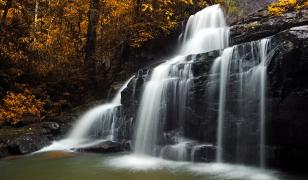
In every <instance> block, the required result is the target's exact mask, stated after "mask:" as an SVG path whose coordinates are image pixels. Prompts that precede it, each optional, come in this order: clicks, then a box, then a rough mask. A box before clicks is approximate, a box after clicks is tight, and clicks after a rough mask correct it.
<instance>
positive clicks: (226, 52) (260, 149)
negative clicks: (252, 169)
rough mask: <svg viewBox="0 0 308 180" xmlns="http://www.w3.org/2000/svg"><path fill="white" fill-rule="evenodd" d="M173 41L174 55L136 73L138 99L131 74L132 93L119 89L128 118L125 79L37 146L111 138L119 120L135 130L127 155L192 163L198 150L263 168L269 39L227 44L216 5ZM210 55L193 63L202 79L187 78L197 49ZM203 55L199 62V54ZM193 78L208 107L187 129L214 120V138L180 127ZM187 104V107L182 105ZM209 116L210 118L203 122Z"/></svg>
mask: <svg viewBox="0 0 308 180" xmlns="http://www.w3.org/2000/svg"><path fill="white" fill-rule="evenodd" d="M180 38H181V40H182V44H181V47H180V48H179V50H178V53H177V55H176V56H175V57H174V58H172V59H169V60H167V61H166V62H164V63H162V64H160V65H158V66H157V67H155V68H154V69H152V70H150V71H147V73H145V74H142V73H141V74H142V75H140V76H142V78H143V79H142V80H141V81H142V83H143V82H144V84H143V89H142V94H141V97H140V98H141V99H139V95H140V94H139V92H140V89H138V90H137V89H136V87H137V84H138V83H139V79H138V78H134V80H133V81H132V83H130V84H129V87H130V88H131V89H132V91H130V92H128V91H129V90H128V91H124V92H125V93H124V94H126V93H128V94H129V95H127V94H126V96H125V97H126V100H127V101H132V102H128V103H131V104H132V105H131V106H132V107H133V108H131V107H129V108H128V109H125V110H126V111H125V112H124V113H128V115H127V114H123V112H122V111H121V113H119V109H120V106H121V91H122V90H124V88H126V87H127V85H128V83H129V82H130V81H131V80H132V79H133V78H131V79H129V80H128V81H127V82H126V83H125V84H124V85H123V86H122V88H121V89H120V90H119V92H118V93H117V95H116V96H115V97H114V99H113V100H112V101H111V103H108V104H104V105H101V106H98V107H96V108H94V109H92V110H90V111H89V112H87V113H86V114H85V115H84V116H82V117H81V118H80V120H79V121H78V122H77V124H76V125H75V126H74V127H73V129H72V131H71V132H70V134H69V135H68V137H67V138H66V139H64V140H61V141H58V142H55V143H54V144H52V145H51V146H49V147H47V148H44V149H42V150H41V151H47V150H49V151H50V150H71V149H74V148H79V147H85V146H86V147H87V146H92V145H95V144H97V143H100V142H101V141H104V140H117V139H118V137H119V136H120V135H119V133H118V132H119V129H120V124H121V123H123V124H124V125H123V124H121V125H123V126H125V127H124V128H125V129H128V128H132V127H133V126H134V127H135V131H134V137H133V139H132V140H133V141H132V143H133V146H134V154H135V155H136V154H137V155H151V156H160V157H162V158H166V159H172V160H180V161H187V160H192V161H199V160H200V159H202V158H199V157H198V156H199V155H200V154H204V156H208V157H205V158H203V159H202V160H204V159H206V161H207V162H211V161H213V160H215V155H216V161H217V162H237V163H243V164H257V163H259V164H260V166H261V167H264V166H265V152H264V146H265V110H266V106H265V105H266V98H265V97H266V66H267V59H268V51H269V49H268V46H269V40H267V39H265V40H261V41H255V42H251V43H246V44H243V45H237V46H233V47H228V43H229V42H228V41H229V28H228V27H227V26H226V22H225V18H224V14H223V11H222V10H221V8H220V6H219V5H214V6H211V7H207V8H205V9H204V10H202V11H200V12H198V13H197V14H195V15H193V16H191V17H190V18H189V20H188V22H187V25H186V28H185V31H184V32H183V33H182V35H181V36H180ZM227 47H228V48H227ZM225 48H226V49H225ZM215 53H216V55H215V56H213V59H211V60H210V62H208V63H209V64H208V65H207V66H206V68H204V67H201V69H202V68H204V69H202V71H206V72H204V74H202V75H201V76H202V77H194V73H195V71H194V69H193V66H196V61H199V60H200V57H202V56H203V55H205V54H215ZM205 56H206V55H205ZM209 56H211V55H209ZM209 56H206V57H209ZM217 56H219V57H217ZM216 57H217V58H216ZM204 60H205V61H207V59H206V58H205V59H204ZM210 67H211V68H210ZM209 69H211V70H210V71H209V72H208V70H209ZM199 75H200V74H199ZM136 76H137V75H136ZM138 76H139V73H138ZM200 79H201V80H200ZM195 81H198V82H200V81H203V82H206V83H205V84H206V87H205V85H204V84H202V83H201V84H202V86H203V87H201V88H203V89H206V90H204V91H206V92H205V93H204V92H203V93H204V94H206V95H208V97H206V95H204V96H203V97H206V98H207V99H206V100H204V99H201V98H200V99H201V100H200V101H207V102H208V106H209V107H206V108H204V109H205V110H206V111H205V112H207V111H210V112H211V113H212V114H215V115H214V116H212V115H211V116H208V114H206V113H205V114H206V115H204V116H200V117H201V118H200V119H201V120H204V121H206V122H205V123H204V124H206V125H204V124H202V123H203V122H201V123H200V124H197V125H194V124H193V123H195V122H189V123H192V124H193V125H192V127H196V126H198V125H200V127H207V123H208V126H210V129H216V126H215V125H216V124H215V123H216V122H217V129H216V131H215V130H213V132H214V133H212V134H214V135H212V136H213V137H214V138H212V137H211V138H208V139H207V137H201V138H200V137H196V136H194V135H192V136H191V134H194V133H190V132H188V131H194V129H189V130H187V128H186V127H185V126H186V125H187V122H188V121H190V118H191V117H189V116H188V115H187V114H188V113H187V112H189V113H194V112H192V111H193V110H195V109H196V107H192V106H194V105H192V104H189V103H190V101H191V100H192V99H193V98H192V97H191V95H192V96H194V94H191V91H190V90H191V89H192V88H195V87H200V86H197V85H195V84H194V82H195ZM132 85H133V86H132ZM138 86H139V84H138ZM132 87H133V88H132ZM127 89H129V88H127ZM131 89H130V90H131ZM195 92H196V91H194V92H193V93H195ZM198 95H200V94H198ZM137 96H138V97H137ZM201 96H202V95H201ZM201 96H200V97H201ZM198 98H199V97H198ZM139 100H140V101H139ZM122 102H123V106H122V108H123V107H124V106H125V108H127V107H126V105H127V104H128V103H127V104H126V105H125V103H124V102H126V101H125V100H124V101H122ZM203 104H204V103H203ZM197 105H198V104H197ZM127 106H129V105H127ZM216 106H217V107H216ZM187 107H188V108H191V109H189V110H187ZM136 108H138V111H137V112H135V109H136ZM194 108H195V109H194ZM200 109H202V108H200ZM131 111H134V112H133V113H132V112H131ZM198 112H200V111H198ZM213 112H214V113H213ZM189 115H191V114H189ZM216 115H217V117H216ZM120 116H121V117H120ZM122 116H123V117H122ZM198 118H199V117H198ZM211 119H214V121H215V122H214V123H211V122H210V121H211ZM122 121H123V122H122ZM124 121H125V122H124ZM197 121H198V120H197ZM189 123H188V125H191V124H189ZM197 123H198V122H197ZM127 124H128V125H127ZM234 124H236V127H234ZM189 128H190V127H189ZM207 130H208V129H207ZM196 131H201V132H198V134H197V133H195V134H197V135H198V136H203V134H206V133H207V132H204V131H206V130H203V129H199V130H197V129H196ZM121 133H122V132H121ZM123 134H125V133H122V134H121V135H122V136H125V135H126V134H125V135H123ZM128 134H129V135H128V136H125V140H130V138H132V137H130V136H131V134H130V132H129V133H128ZM205 136H207V135H205ZM215 137H216V138H215ZM120 140H122V139H120ZM215 141H216V142H215ZM215 143H216V146H215ZM204 156H203V157H204ZM211 157H213V158H211ZM233 157H234V158H233ZM232 158H233V159H232ZM202 160H201V161H202Z"/></svg>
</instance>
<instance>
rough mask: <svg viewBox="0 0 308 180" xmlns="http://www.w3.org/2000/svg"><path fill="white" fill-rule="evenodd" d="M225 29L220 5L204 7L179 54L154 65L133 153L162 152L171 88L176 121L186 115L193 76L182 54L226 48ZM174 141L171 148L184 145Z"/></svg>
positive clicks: (193, 18)
mask: <svg viewBox="0 0 308 180" xmlns="http://www.w3.org/2000/svg"><path fill="white" fill-rule="evenodd" d="M228 32H229V30H228V28H227V27H226V22H225V18H224V14H223V11H222V9H221V8H220V6H219V5H214V6H211V7H208V8H205V9H203V10H202V11H200V12H198V13H197V14H196V15H193V16H191V17H190V18H189V20H188V22H187V25H186V28H185V32H184V34H182V37H183V43H182V46H181V48H180V50H179V53H178V55H177V56H176V57H174V58H172V59H170V60H168V61H166V62H165V63H163V64H161V65H159V66H157V67H156V68H154V70H153V72H152V74H151V78H150V79H149V81H148V82H146V85H145V88H144V91H143V94H142V99H141V104H140V107H139V110H138V116H137V128H136V134H135V141H134V145H135V147H134V150H135V153H137V154H148V155H158V154H161V155H162V154H163V153H162V152H160V151H161V150H162V149H161V147H160V146H161V145H163V143H162V142H161V141H163V140H162V139H163V137H162V135H163V131H162V129H163V128H164V127H163V125H164V120H165V119H166V118H167V117H166V111H167V110H168V103H169V102H168V93H169V92H170V91H171V92H172V96H173V102H174V105H173V108H174V107H175V108H176V110H174V111H175V112H179V113H178V114H179V118H177V119H178V121H179V122H180V123H182V121H183V119H184V117H185V109H184V107H185V104H186V97H187V92H188V89H189V87H190V83H191V79H192V74H191V65H190V61H189V60H188V59H186V58H185V56H187V55H190V54H198V53H204V52H209V51H212V50H216V49H223V48H225V47H227V45H228V38H229V37H228ZM179 134H181V132H180V133H179ZM177 139H181V138H177ZM175 143H177V144H175V145H173V149H174V148H176V149H181V148H186V147H185V145H184V144H185V143H183V142H178V141H175ZM163 150H164V149H163ZM177 152H185V150H178V151H177ZM180 154H181V153H180ZM162 156H163V155H162Z"/></svg>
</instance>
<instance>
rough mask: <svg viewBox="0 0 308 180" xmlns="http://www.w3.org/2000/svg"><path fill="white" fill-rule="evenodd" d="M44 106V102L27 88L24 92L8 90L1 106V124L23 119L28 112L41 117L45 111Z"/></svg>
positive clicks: (13, 122) (14, 122)
mask: <svg viewBox="0 0 308 180" xmlns="http://www.w3.org/2000/svg"><path fill="white" fill-rule="evenodd" d="M43 106H44V102H43V101H42V100H40V99H37V98H36V97H35V96H34V95H32V94H31V92H30V91H29V90H27V89H25V91H24V92H23V93H14V92H8V93H7V95H6V96H5V98H4V99H3V103H2V105H1V106H0V124H3V123H4V122H9V123H11V124H16V123H18V122H20V121H22V117H23V115H25V114H27V113H29V114H31V115H33V116H37V117H40V115H41V113H42V112H43V111H44V108H43Z"/></svg>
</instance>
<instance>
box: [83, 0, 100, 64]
mask: <svg viewBox="0 0 308 180" xmlns="http://www.w3.org/2000/svg"><path fill="white" fill-rule="evenodd" d="M88 13H89V14H88V34H87V43H86V47H85V60H84V62H85V64H86V65H87V66H89V67H91V68H93V67H92V66H93V64H94V54H95V46H96V27H97V24H98V20H99V0H90V9H89V12H88Z"/></svg>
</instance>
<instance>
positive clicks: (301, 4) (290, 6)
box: [267, 0, 308, 15]
mask: <svg viewBox="0 0 308 180" xmlns="http://www.w3.org/2000/svg"><path fill="white" fill-rule="evenodd" d="M307 7H308V1H307V0H305V1H297V0H278V1H277V2H274V3H272V4H270V5H269V6H268V7H267V10H268V12H269V14H271V15H281V14H283V13H285V12H287V11H290V10H300V9H302V8H307Z"/></svg>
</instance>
